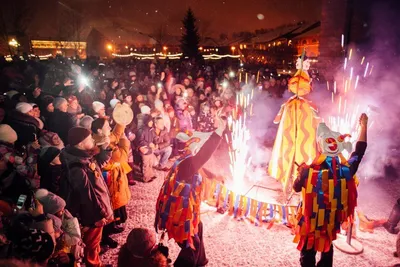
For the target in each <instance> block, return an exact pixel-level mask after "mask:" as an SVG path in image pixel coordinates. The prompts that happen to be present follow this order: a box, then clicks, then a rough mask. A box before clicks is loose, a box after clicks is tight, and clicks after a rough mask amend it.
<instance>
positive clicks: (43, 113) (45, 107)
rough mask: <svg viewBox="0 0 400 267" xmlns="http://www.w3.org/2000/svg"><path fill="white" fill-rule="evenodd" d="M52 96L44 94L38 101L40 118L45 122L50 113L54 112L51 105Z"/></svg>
mask: <svg viewBox="0 0 400 267" xmlns="http://www.w3.org/2000/svg"><path fill="white" fill-rule="evenodd" d="M53 101H54V97H52V96H50V95H46V96H44V97H43V98H42V101H40V105H39V108H40V119H41V120H42V121H43V122H44V123H45V124H46V122H47V120H48V119H49V117H50V115H51V113H53V112H54V105H53Z"/></svg>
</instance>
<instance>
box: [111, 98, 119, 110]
mask: <svg viewBox="0 0 400 267" xmlns="http://www.w3.org/2000/svg"><path fill="white" fill-rule="evenodd" d="M118 103H121V101H119V100H118V99H116V98H114V99H111V100H110V106H111V108H112V109H114V108H115V106H116V105H117V104H118Z"/></svg>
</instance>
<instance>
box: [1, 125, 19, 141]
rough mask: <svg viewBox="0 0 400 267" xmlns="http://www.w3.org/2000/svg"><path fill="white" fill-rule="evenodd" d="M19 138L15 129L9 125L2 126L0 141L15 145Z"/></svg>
mask: <svg viewBox="0 0 400 267" xmlns="http://www.w3.org/2000/svg"><path fill="white" fill-rule="evenodd" d="M17 139H18V136H17V133H16V132H15V131H14V129H13V128H11V127H10V125H8V124H0V141H3V142H6V143H10V144H14V143H15V141H17Z"/></svg>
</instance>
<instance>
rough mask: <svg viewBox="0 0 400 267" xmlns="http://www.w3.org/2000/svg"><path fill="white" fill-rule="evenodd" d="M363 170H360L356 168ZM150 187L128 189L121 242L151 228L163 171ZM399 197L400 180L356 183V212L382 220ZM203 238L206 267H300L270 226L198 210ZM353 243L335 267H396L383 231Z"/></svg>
mask: <svg viewBox="0 0 400 267" xmlns="http://www.w3.org/2000/svg"><path fill="white" fill-rule="evenodd" d="M222 162H224V163H223V165H225V166H221V161H218V160H216V157H215V158H212V159H211V160H210V161H209V162H208V163H207V168H210V169H212V170H217V169H221V168H223V169H228V166H226V161H222ZM361 168H362V167H361ZM158 175H159V177H158V178H157V179H156V180H155V181H153V182H151V183H149V184H143V183H138V184H137V185H135V186H133V187H131V191H132V199H131V201H130V203H129V205H128V214H129V220H128V222H127V227H126V230H125V231H124V232H123V233H121V234H118V235H115V236H114V238H115V239H116V240H117V241H118V242H119V243H120V244H123V243H124V242H125V240H126V237H127V235H128V233H129V231H130V229H133V228H134V227H148V228H151V229H152V228H153V222H154V214H155V213H154V210H155V203H156V198H157V196H158V191H159V189H160V187H161V185H162V182H163V179H164V175H165V174H164V173H163V172H158ZM399 197H400V179H397V180H392V181H390V180H386V179H379V180H372V181H364V180H361V183H360V188H359V208H360V210H362V211H363V212H364V213H365V214H366V215H367V216H368V217H369V218H373V219H375V218H377V219H378V218H386V217H387V216H388V214H389V212H390V210H391V208H392V206H393V204H394V203H395V201H396V199H397V198H399ZM202 221H203V223H204V240H205V247H206V253H207V256H208V259H209V264H208V266H209V267H213V266H215V267H221V266H232V267H237V266H251V267H257V266H260V267H267V266H271V267H272V266H299V252H298V251H297V250H296V244H294V243H292V240H293V236H292V235H291V231H290V229H288V228H287V227H285V226H283V225H277V224H275V225H274V226H273V227H272V228H271V229H267V227H266V225H265V224H264V225H262V226H258V227H257V226H254V225H253V224H251V223H250V222H248V221H240V222H239V221H236V220H235V219H233V218H232V217H230V216H229V215H227V214H224V215H221V214H219V213H217V212H215V209H214V208H205V209H203V214H202ZM357 234H358V239H359V241H360V242H361V243H362V244H363V246H364V252H363V253H362V254H360V255H356V256H352V255H347V254H344V253H342V252H340V251H338V250H335V252H334V266H338V267H346V266H349V267H363V266H365V267H375V266H379V267H388V266H393V265H395V264H400V259H398V258H394V257H393V251H394V246H395V242H396V236H395V235H390V234H388V233H387V232H386V231H385V230H384V229H383V228H378V229H375V231H374V233H363V232H359V231H358V233H357ZM168 247H169V248H170V254H171V259H172V260H175V258H176V256H177V254H178V252H179V247H178V246H177V245H176V244H175V243H174V242H173V240H171V241H169V242H168ZM118 251H119V248H117V249H114V250H109V251H108V252H107V253H106V254H104V255H103V256H102V259H103V262H104V263H112V264H113V266H116V263H117V257H118Z"/></svg>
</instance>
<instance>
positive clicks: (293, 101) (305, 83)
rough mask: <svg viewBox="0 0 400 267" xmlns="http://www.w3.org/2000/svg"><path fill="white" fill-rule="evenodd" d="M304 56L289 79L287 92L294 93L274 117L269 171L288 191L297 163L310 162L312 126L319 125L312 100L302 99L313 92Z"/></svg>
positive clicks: (294, 175)
mask: <svg viewBox="0 0 400 267" xmlns="http://www.w3.org/2000/svg"><path fill="white" fill-rule="evenodd" d="M303 57H304V55H303V56H302V57H301V58H299V59H298V60H297V63H296V68H297V69H298V71H297V73H296V74H295V75H294V77H293V78H291V79H290V80H289V85H288V88H289V91H291V92H292V93H294V94H295V95H294V96H292V97H291V98H289V100H288V101H286V102H285V103H284V104H283V105H282V106H281V109H280V111H279V113H278V115H277V116H276V118H275V120H274V123H275V124H278V123H279V128H278V132H277V134H276V138H275V143H274V147H273V149H272V155H271V159H270V162H269V165H268V174H269V175H270V176H272V177H274V178H275V179H277V180H278V181H280V182H281V183H282V187H283V192H284V193H285V195H288V194H289V193H290V191H291V185H292V183H293V178H292V177H296V173H295V172H296V169H297V168H295V167H294V165H295V164H296V163H298V164H301V163H303V162H305V163H307V164H311V163H312V161H313V159H314V158H315V156H316V154H317V153H316V152H317V148H316V145H315V129H316V128H317V125H318V116H317V109H316V108H315V107H314V106H313V105H312V103H311V101H308V100H307V99H305V98H304V96H306V95H307V94H309V93H310V92H311V91H312V87H311V78H310V76H309V74H308V72H307V71H308V70H309V68H310V60H309V59H307V58H304V60H303Z"/></svg>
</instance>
